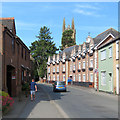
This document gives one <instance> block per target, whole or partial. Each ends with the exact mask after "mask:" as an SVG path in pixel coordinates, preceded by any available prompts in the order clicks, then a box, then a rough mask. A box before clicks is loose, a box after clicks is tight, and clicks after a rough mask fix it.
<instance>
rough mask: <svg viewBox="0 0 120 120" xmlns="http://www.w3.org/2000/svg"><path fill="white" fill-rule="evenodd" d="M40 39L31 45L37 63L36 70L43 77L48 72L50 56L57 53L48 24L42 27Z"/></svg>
mask: <svg viewBox="0 0 120 120" xmlns="http://www.w3.org/2000/svg"><path fill="white" fill-rule="evenodd" d="M36 37H37V38H38V40H36V41H34V42H33V43H32V44H31V46H30V50H31V55H32V57H33V58H34V60H35V64H37V67H36V70H37V73H38V75H39V76H40V77H41V78H43V77H45V76H46V72H47V69H46V67H47V61H48V57H49V56H52V55H53V54H55V53H56V50H57V48H56V46H55V44H54V42H53V41H52V39H53V38H52V37H51V32H50V29H49V28H47V27H46V26H44V27H41V28H40V32H39V35H38V36H36Z"/></svg>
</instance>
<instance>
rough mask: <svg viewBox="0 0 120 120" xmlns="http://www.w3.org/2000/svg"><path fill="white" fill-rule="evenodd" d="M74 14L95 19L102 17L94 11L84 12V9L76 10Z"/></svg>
mask: <svg viewBox="0 0 120 120" xmlns="http://www.w3.org/2000/svg"><path fill="white" fill-rule="evenodd" d="M73 12H76V13H79V14H82V15H87V16H94V17H100V15H99V14H97V13H95V12H93V11H87V10H82V9H74V11H73Z"/></svg>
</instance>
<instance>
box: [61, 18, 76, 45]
mask: <svg viewBox="0 0 120 120" xmlns="http://www.w3.org/2000/svg"><path fill="white" fill-rule="evenodd" d="M66 30H72V31H73V35H72V38H73V40H74V42H75V43H76V30H75V24H74V18H73V19H72V25H71V27H70V25H68V27H66V26H65V18H64V19H63V29H62V33H63V32H65V31H66Z"/></svg>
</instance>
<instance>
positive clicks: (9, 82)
mask: <svg viewBox="0 0 120 120" xmlns="http://www.w3.org/2000/svg"><path fill="white" fill-rule="evenodd" d="M13 70H15V68H14V67H13V66H11V65H7V83H6V85H7V89H8V94H9V95H10V96H12V87H13V86H12V74H13Z"/></svg>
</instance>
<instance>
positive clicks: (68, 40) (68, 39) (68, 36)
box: [61, 30, 76, 49]
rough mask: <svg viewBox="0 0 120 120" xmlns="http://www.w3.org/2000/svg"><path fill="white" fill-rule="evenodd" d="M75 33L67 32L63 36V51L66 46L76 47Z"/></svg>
mask: <svg viewBox="0 0 120 120" xmlns="http://www.w3.org/2000/svg"><path fill="white" fill-rule="evenodd" d="M72 35H73V31H72V30H65V31H64V32H63V34H62V46H61V49H64V48H65V47H66V46H67V47H70V46H73V45H75V44H76V43H75V40H74V39H73V38H72Z"/></svg>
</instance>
